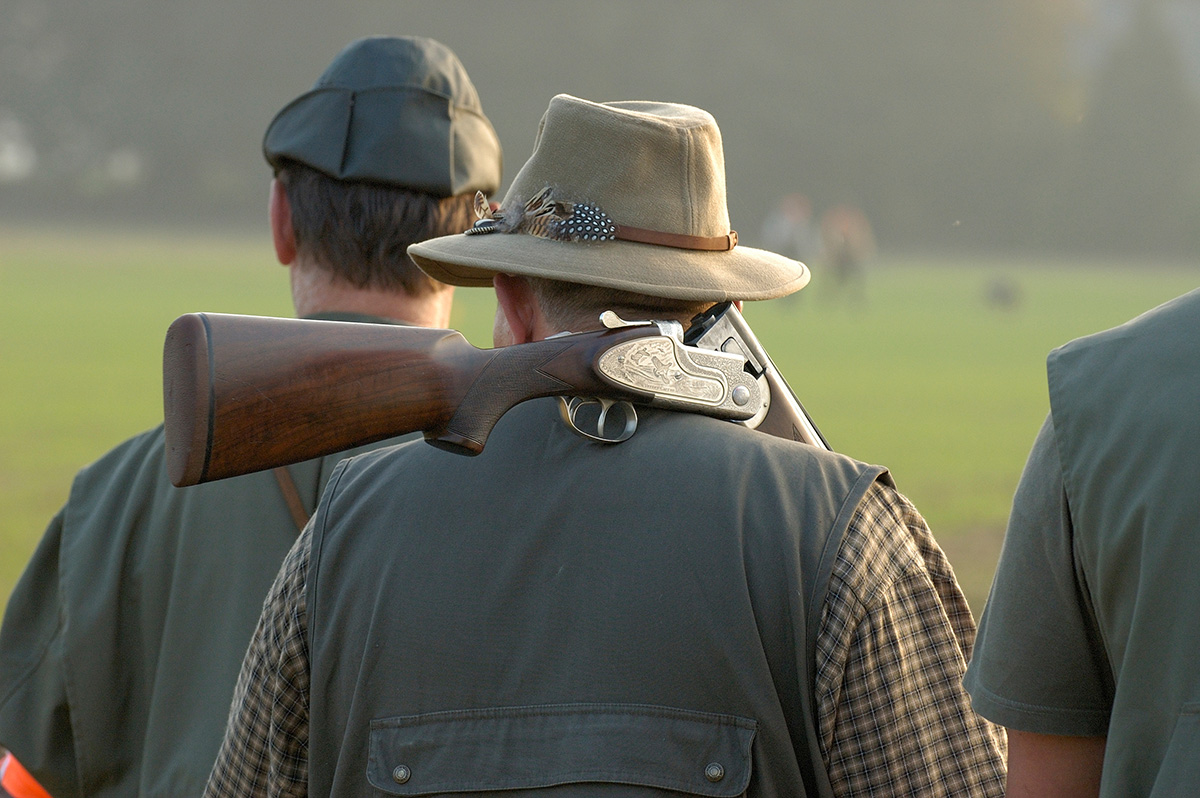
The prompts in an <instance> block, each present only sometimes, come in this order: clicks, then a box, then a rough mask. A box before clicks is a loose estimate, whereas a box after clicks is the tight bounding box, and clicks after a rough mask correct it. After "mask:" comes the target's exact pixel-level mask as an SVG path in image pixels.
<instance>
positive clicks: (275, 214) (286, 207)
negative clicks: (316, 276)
mask: <svg viewBox="0 0 1200 798" xmlns="http://www.w3.org/2000/svg"><path fill="white" fill-rule="evenodd" d="M267 214H268V216H269V217H270V221H271V239H272V240H273V241H274V242H275V257H276V258H278V259H279V262H280V263H282V264H283V265H284V266H291V265H292V263H294V262H295V260H296V233H295V231H294V230H293V229H292V204H291V203H290V202H288V198H287V191H286V190H285V189H284V187H283V183H281V182H279V179H278V178H275V179H272V180H271V197H270V199H269V200H268V201H267Z"/></svg>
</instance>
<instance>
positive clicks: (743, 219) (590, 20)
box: [0, 0, 1200, 259]
mask: <svg viewBox="0 0 1200 798" xmlns="http://www.w3.org/2000/svg"><path fill="white" fill-rule="evenodd" d="M369 34H419V35H426V36H432V37H434V38H436V39H439V40H441V41H443V42H445V43H446V44H448V45H449V46H450V47H451V48H453V49H454V50H455V51H456V52H457V53H458V55H459V56H460V58H461V59H462V61H463V62H464V64H465V65H466V67H467V69H468V71H469V72H470V74H471V76H472V78H473V79H474V81H475V83H476V86H477V87H478V89H479V93H480V95H481V97H482V100H483V106H484V109H485V111H486V113H487V114H488V116H489V117H490V118H491V120H492V122H493V124H494V125H495V127H496V129H497V132H498V133H499V135H500V138H501V141H502V143H503V146H504V152H505V187H507V184H508V181H510V180H511V178H512V177H513V175H514V174H515V173H516V171H517V170H518V169H519V168H520V166H521V164H522V163H523V162H524V160H525V159H526V158H527V157H528V155H529V153H530V150H531V148H532V144H533V136H534V132H535V130H536V125H537V122H538V119H539V118H540V116H541V114H542V112H543V111H544V110H545V108H546V105H547V103H548V101H549V99H550V97H551V96H552V95H554V94H556V93H559V92H566V93H570V94H575V95H578V96H581V97H584V98H587V99H590V100H596V101H606V100H625V99H653V100H668V101H677V102H685V103H690V104H694V105H698V106H701V107H703V108H705V109H707V110H709V111H710V112H712V113H713V115H714V116H715V117H716V118H717V121H718V123H719V124H720V126H721V129H722V132H723V135H724V139H725V151H726V168H727V172H728V191H729V200H730V209H731V215H732V221H733V226H734V228H735V229H738V231H739V232H740V233H741V235H742V239H743V241H745V242H746V243H751V244H759V245H762V243H763V242H762V241H761V240H760V239H759V231H760V230H761V223H762V221H763V219H764V218H765V217H766V215H767V214H768V213H769V212H770V211H771V209H772V208H773V207H775V205H776V203H777V202H778V201H779V199H780V197H782V196H784V195H786V194H789V193H793V192H800V193H803V194H804V195H806V196H807V197H808V198H809V200H810V201H811V203H812V206H813V209H814V211H815V212H817V213H819V212H821V211H822V210H823V209H826V208H829V207H832V206H834V205H838V204H850V205H853V206H857V207H858V208H861V209H862V211H863V212H864V213H865V214H866V216H867V218H868V219H869V220H870V223H871V225H872V227H873V228H874V235H875V238H876V240H877V242H878V246H879V248H880V249H881V250H892V251H906V252H925V251H953V252H1028V253H1031V254H1032V253H1038V254H1045V253H1063V254H1080V255H1088V256H1096V255H1100V256H1109V255H1112V256H1117V257H1121V256H1129V255H1138V256H1155V257H1167V258H1183V259H1186V258H1193V257H1195V256H1196V255H1197V254H1200V224H1197V222H1198V221H1200V202H1198V200H1200V3H1198V2H1195V0H1188V1H1185V0H1056V1H1055V2H1050V1H1049V0H970V2H961V0H957V1H954V0H904V2H888V0H869V1H867V0H838V2H820V1H817V0H814V1H813V2H807V3H803V2H794V1H793V2H787V3H776V2H752V1H751V0H747V1H746V2H738V3H724V2H714V1H712V0H666V1H665V2H657V1H655V0H605V2H592V3H579V2H552V1H551V0H493V2H490V3H479V2H462V1H461V0H443V2H437V3H434V2H407V1H404V0H386V1H385V0H380V1H378V2H369V1H368V0H348V2H342V3H337V4H332V3H327V2H316V1H315V0H286V1H284V0H255V2H252V3H245V2H235V1H234V0H206V2H199V3H198V2H182V1H181V0H104V1H103V2H88V3H79V2H75V1H74V0H3V2H0V225H8V226H13V225H21V224H39V225H58V224H87V225H97V224H98V225H106V226H114V227H116V226H121V227H136V228H140V227H155V226H166V227H171V228H183V229H191V230H194V231H199V232H203V231H204V230H208V229H213V230H225V229H244V230H251V231H255V232H262V231H265V207H266V196H267V194H266V185H267V179H268V178H269V171H268V169H267V166H266V164H265V163H264V162H263V160H262V157H261V154H260V150H259V146H260V143H261V138H262V134H263V131H264V130H265V128H266V126H267V123H268V122H269V121H270V119H271V117H272V116H273V115H274V114H275V112H276V111H277V110H279V108H280V107H282V106H283V105H284V104H285V103H286V102H288V101H289V100H291V99H292V98H293V97H295V96H296V95H298V94H299V93H301V92H303V91H305V90H306V89H308V88H309V87H310V86H311V85H312V83H313V81H314V80H315V79H316V77H317V76H318V74H319V73H320V72H321V71H322V70H323V69H324V68H325V66H326V65H327V64H328V62H329V61H330V60H331V59H332V58H333V56H334V55H335V54H336V53H337V52H338V51H339V50H340V49H341V48H342V47H343V46H344V45H345V44H347V43H348V42H349V41H351V40H352V39H354V38H356V37H359V36H363V35H369Z"/></svg>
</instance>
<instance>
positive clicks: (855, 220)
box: [821, 205, 875, 302]
mask: <svg viewBox="0 0 1200 798" xmlns="http://www.w3.org/2000/svg"><path fill="white" fill-rule="evenodd" d="M821 250H822V253H823V255H824V262H825V265H826V266H828V268H829V274H830V277H831V278H832V280H833V290H834V293H835V294H836V295H838V296H846V297H848V298H850V299H851V300H854V301H859V302H862V301H864V300H866V297H867V261H868V260H869V259H870V258H871V257H872V256H873V255H874V254H875V235H874V233H873V232H872V231H871V223H870V222H869V221H867V217H866V215H865V214H864V213H863V212H862V211H861V210H859V209H858V208H857V207H855V206H853V205H835V206H833V207H832V208H830V209H828V210H827V211H825V212H824V213H823V214H821Z"/></svg>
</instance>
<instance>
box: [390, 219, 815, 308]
mask: <svg viewBox="0 0 1200 798" xmlns="http://www.w3.org/2000/svg"><path fill="white" fill-rule="evenodd" d="M408 254H409V255H410V256H411V257H412V259H413V261H414V262H415V263H416V264H417V266H419V267H420V268H421V270H422V271H424V272H425V273H426V274H428V275H429V276H430V277H432V278H433V279H435V280H439V281H441V282H443V283H449V284H450V285H457V286H464V287H480V286H490V285H491V284H492V277H494V276H495V275H496V274H516V275H522V276H525V277H543V278H546V279H549V280H561V281H563V282H569V283H581V284H583V285H597V286H604V287H607V288H616V289H620V290H623V291H631V292H634V293H638V294H645V295H647V296H657V297H666V298H668V299H684V300H695V301H712V302H723V301H726V300H737V299H745V300H761V299H774V298H776V297H781V296H786V295H788V294H791V293H793V292H795V291H799V290H800V289H801V288H803V287H804V286H805V285H807V284H808V280H809V271H808V267H807V266H805V265H804V264H803V263H801V262H800V261H796V260H791V259H790V258H785V257H783V256H782V255H777V254H775V253H774V252H768V251H766V250H761V249H754V248H752V247H744V246H742V245H740V244H739V245H738V246H736V247H734V248H733V249H731V250H728V251H722V252H704V251H697V250H690V249H678V248H674V247H664V246H656V245H653V244H639V243H634V242H630V241H605V242H590V243H583V242H564V241H556V240H553V239H547V238H540V237H538V236H533V235H525V234H521V233H491V234H485V235H463V234H458V235H450V236H442V237H441V238H433V239H429V240H427V241H422V242H420V243H418V244H413V245H412V246H410V247H409V248H408Z"/></svg>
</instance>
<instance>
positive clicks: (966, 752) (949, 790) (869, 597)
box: [816, 483, 1007, 796]
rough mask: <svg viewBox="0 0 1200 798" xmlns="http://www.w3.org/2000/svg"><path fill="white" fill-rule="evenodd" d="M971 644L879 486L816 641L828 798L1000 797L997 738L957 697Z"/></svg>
mask: <svg viewBox="0 0 1200 798" xmlns="http://www.w3.org/2000/svg"><path fill="white" fill-rule="evenodd" d="M974 639H975V622H974V620H973V619H972V617H971V611H970V608H969V607H968V606H967V602H966V599H965V598H964V597H963V595H962V591H961V590H960V589H959V587H958V582H957V581H956V580H955V577H954V572H953V570H952V569H951V567H950V563H949V562H948V561H947V560H946V555H945V554H944V553H943V552H942V550H941V548H940V547H939V546H938V545H937V542H936V541H935V540H934V539H933V535H932V533H931V532H930V530H929V527H928V525H927V524H926V523H925V520H924V519H923V518H922V517H921V516H920V514H919V513H918V512H917V510H916V508H915V507H913V505H912V504H911V503H910V502H909V501H908V500H907V499H906V498H904V497H903V496H901V495H900V494H899V493H897V492H896V491H895V490H893V489H892V488H890V487H887V486H885V485H883V484H880V483H876V484H875V486H874V487H872V489H871V491H870V492H869V493H868V494H867V496H866V497H864V499H863V500H862V501H861V502H860V503H859V506H858V508H857V509H856V511H855V514H854V517H853V519H852V520H851V522H850V526H849V528H848V529H847V531H846V534H845V537H844V538H843V540H842V545H841V549H840V550H839V552H838V557H837V560H836V562H835V564H834V567H833V575H832V579H831V581H830V587H829V593H828V595H827V596H826V600H825V606H824V608H823V610H822V618H821V626H820V629H819V630H818V636H817V654H816V660H817V661H816V670H817V676H816V693H817V695H816V705H817V715H818V717H817V723H818V734H819V736H820V738H821V746H822V752H823V754H824V755H825V763H826V767H827V769H828V772H829V777H830V781H831V782H832V784H833V791H834V794H835V795H856V796H860V795H886V796H897V795H920V796H992V795H995V796H1001V795H1003V794H1004V787H1005V764H1004V762H1005V755H1006V749H1007V739H1006V737H1005V734H1004V730H1003V729H1001V728H1000V727H998V726H994V725H992V724H990V723H988V722H987V721H985V720H984V719H983V718H981V717H980V716H978V715H976V714H975V712H974V711H973V710H972V709H971V705H970V700H969V698H968V697H967V694H966V692H965V691H964V690H963V687H962V676H963V673H964V671H965V670H966V663H967V660H968V659H969V658H970V656H971V646H972V644H973V643H974Z"/></svg>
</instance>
